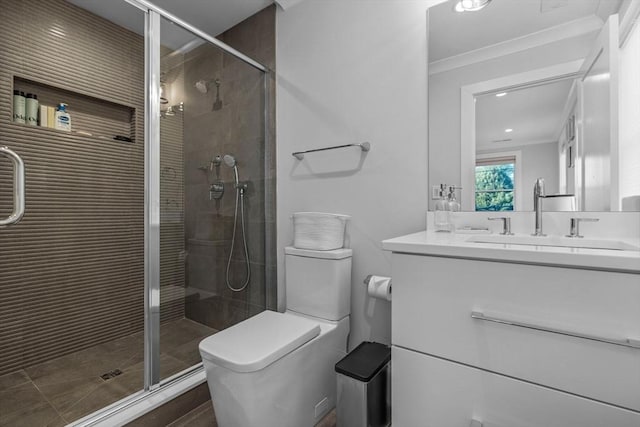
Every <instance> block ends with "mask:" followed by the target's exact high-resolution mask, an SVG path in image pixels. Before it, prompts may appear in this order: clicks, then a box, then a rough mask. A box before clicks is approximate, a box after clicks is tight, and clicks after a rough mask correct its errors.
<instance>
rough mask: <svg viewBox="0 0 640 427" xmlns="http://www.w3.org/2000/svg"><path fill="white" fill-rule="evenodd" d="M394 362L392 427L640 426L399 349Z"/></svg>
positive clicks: (633, 416) (566, 397)
mask: <svg viewBox="0 0 640 427" xmlns="http://www.w3.org/2000/svg"><path fill="white" fill-rule="evenodd" d="M391 363H392V371H393V390H392V392H391V396H392V405H393V406H392V407H393V426H394V427H414V426H422V427H638V426H640V413H637V412H632V411H628V410H625V409H620V408H616V407H614V406H610V405H606V404H603V403H599V402H595V401H592V400H588V399H584V398H581V397H577V396H573V395H571V394H567V393H563V392H559V391H556V390H551V389H548V388H545V387H540V386H537V385H533V384H530V383H526V382H523V381H519V380H515V379H512V378H507V377H504V376H502V375H497V374H492V373H490V372H486V371H481V370H479V369H475V368H471V367H468V366H464V365H459V364H457V363H452V362H448V361H444V360H441V359H437V358H434V357H430V356H426V355H423V354H420V353H416V352H414V351H410V350H405V349H401V348H398V347H395V346H394V347H392V356H391ZM474 420H475V423H474V422H473V421H474Z"/></svg>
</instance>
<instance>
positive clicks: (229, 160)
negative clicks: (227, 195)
mask: <svg viewBox="0 0 640 427" xmlns="http://www.w3.org/2000/svg"><path fill="white" fill-rule="evenodd" d="M222 161H223V162H224V164H225V165H227V166H229V167H230V168H233V175H234V178H235V180H236V188H238V185H239V184H240V177H239V176H238V162H236V158H235V157H233V156H232V155H231V154H225V155H224V156H222Z"/></svg>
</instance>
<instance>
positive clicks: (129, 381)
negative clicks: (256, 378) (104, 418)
mask: <svg viewBox="0 0 640 427" xmlns="http://www.w3.org/2000/svg"><path fill="white" fill-rule="evenodd" d="M216 332H217V330H215V329H212V328H209V327H207V326H204V325H201V324H200V323H196V322H193V321H191V320H189V319H180V320H175V321H172V322H167V323H163V324H162V325H161V329H160V352H161V354H160V376H161V378H167V377H169V376H171V375H173V374H175V373H177V372H179V371H182V370H183V369H186V368H188V367H190V366H193V365H194V364H196V363H198V362H200V354H199V352H198V343H199V342H200V341H201V340H202V339H203V338H205V337H207V336H209V335H211V334H214V333H216ZM143 360H144V350H143V335H142V332H140V333H136V334H133V335H129V336H126V337H123V338H119V339H117V340H114V341H110V342H107V343H104V344H100V345H97V346H94V347H90V348H87V349H85V350H81V351H78V352H75V353H71V354H68V355H66V356H62V357H59V358H57V359H53V360H49V361H46V362H43V363H41V364H38V365H33V366H30V367H28V368H25V369H21V370H19V371H16V372H12V373H9V374H6V375H3V376H0V427H4V426H7V427H8V426H11V427H19V426H25V427H40V426H42V427H44V426H47V427H49V426H51V427H55V426H64V425H66V424H67V423H68V422H71V421H74V420H77V419H79V418H82V417H84V416H85V415H88V414H90V413H92V412H94V411H96V410H98V409H100V408H102V407H104V406H107V405H109V404H111V403H113V402H115V401H117V400H120V399H122V398H124V397H126V396H128V395H130V394H131V393H134V392H136V391H139V390H141V389H142V387H143V370H144V366H143ZM117 370H119V371H121V373H120V374H118V375H116V376H112V377H111V378H108V379H103V378H102V377H101V376H102V375H104V374H105V373H109V372H112V373H117Z"/></svg>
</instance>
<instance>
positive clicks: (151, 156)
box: [73, 0, 275, 427]
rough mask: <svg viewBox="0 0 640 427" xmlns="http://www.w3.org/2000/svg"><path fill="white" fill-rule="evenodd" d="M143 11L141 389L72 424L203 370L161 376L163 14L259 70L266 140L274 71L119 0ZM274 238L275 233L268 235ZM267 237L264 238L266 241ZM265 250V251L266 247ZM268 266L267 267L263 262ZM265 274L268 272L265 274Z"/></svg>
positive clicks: (93, 419) (141, 1)
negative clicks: (142, 341) (142, 314)
mask: <svg viewBox="0 0 640 427" xmlns="http://www.w3.org/2000/svg"><path fill="white" fill-rule="evenodd" d="M123 1H125V2H126V3H129V4H131V5H132V6H135V7H136V8H138V9H140V10H141V11H142V12H144V13H145V34H144V37H145V113H144V117H145V124H144V135H145V142H144V143H145V154H144V168H145V170H144V183H145V188H144V203H145V206H144V252H145V256H144V305H145V307H144V389H143V390H141V391H139V392H136V393H133V394H131V395H130V396H127V397H125V398H124V399H122V400H119V401H117V402H115V403H113V404H111V405H108V406H107V407H105V408H102V409H101V410H99V411H97V412H95V413H93V414H91V415H89V416H87V417H85V418H83V419H81V420H78V421H76V422H75V423H73V425H74V426H82V427H88V426H93V425H98V424H101V423H103V422H106V420H107V419H108V418H109V417H111V416H113V415H115V414H117V413H119V412H121V411H123V410H125V409H127V408H129V407H131V406H132V405H134V404H136V403H139V402H141V401H143V400H145V399H147V398H148V397H149V396H151V395H154V394H156V393H158V392H161V391H162V390H163V389H164V388H166V387H168V386H171V385H174V384H176V383H179V382H180V381H182V380H186V379H188V378H189V377H191V376H192V375H195V374H197V373H199V372H202V371H203V369H204V368H203V366H202V363H198V364H196V365H194V366H192V367H190V368H187V369H185V370H184V371H182V372H179V373H177V374H175V375H173V376H171V377H169V378H166V379H164V380H161V379H160V173H161V170H160V91H159V88H160V59H161V58H160V41H161V36H160V26H161V25H162V22H161V20H162V18H165V19H167V20H169V21H171V22H172V23H174V24H176V25H178V26H180V27H182V28H183V29H185V30H187V31H189V32H190V33H192V34H194V35H195V36H197V37H199V38H201V39H203V40H204V41H206V42H208V43H211V44H213V45H215V46H217V47H218V48H220V49H222V50H223V51H224V52H225V53H228V54H229V55H232V56H233V57H235V58H237V59H239V60H241V61H243V62H245V63H246V64H248V65H250V66H252V67H253V68H255V69H257V70H259V71H261V72H262V73H263V79H264V91H265V94H264V95H265V96H264V100H265V101H264V102H265V103H264V106H263V108H264V118H265V123H264V140H265V147H268V142H269V140H270V135H269V125H268V123H269V120H268V118H269V115H270V114H272V113H273V112H270V111H269V110H270V108H269V105H270V104H269V102H270V101H269V79H270V77H271V76H272V71H271V70H270V69H269V68H268V67H266V66H265V65H263V64H261V63H259V62H257V61H255V60H254V59H252V58H250V57H248V56H247V55H245V54H243V53H241V52H239V51H238V50H236V49H234V48H232V47H231V46H229V45H227V44H226V43H224V42H221V41H220V40H218V39H216V38H215V37H212V36H211V35H209V34H207V33H205V32H203V31H201V30H199V29H198V28H196V27H194V26H193V25H191V24H189V23H187V22H185V21H183V20H182V19H180V18H178V17H177V16H175V15H173V14H171V13H169V12H167V11H165V10H164V9H162V8H159V7H157V6H156V5H154V4H153V3H150V2H149V1H147V0H123ZM272 237H275V236H272ZM266 244H267V242H265V245H266ZM267 252H268V251H267ZM265 267H266V266H265ZM265 277H266V275H265Z"/></svg>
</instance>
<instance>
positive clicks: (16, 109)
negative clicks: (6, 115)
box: [13, 90, 26, 124]
mask: <svg viewBox="0 0 640 427" xmlns="http://www.w3.org/2000/svg"><path fill="white" fill-rule="evenodd" d="M25 103H26V99H25V97H24V92H21V91H19V90H14V91H13V121H14V122H15V123H20V124H25V116H26V110H25V108H26V107H25Z"/></svg>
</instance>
